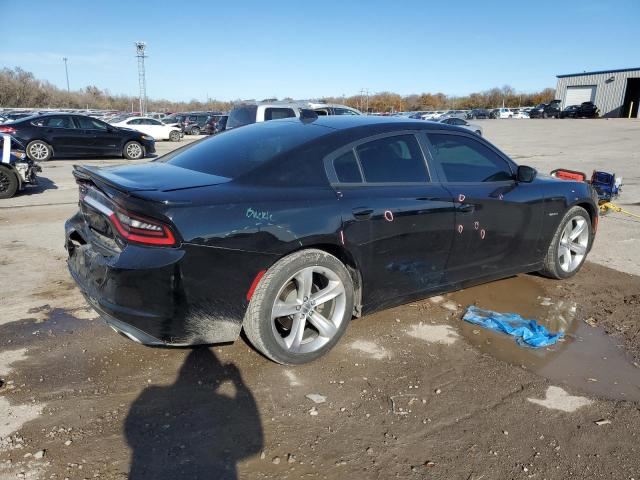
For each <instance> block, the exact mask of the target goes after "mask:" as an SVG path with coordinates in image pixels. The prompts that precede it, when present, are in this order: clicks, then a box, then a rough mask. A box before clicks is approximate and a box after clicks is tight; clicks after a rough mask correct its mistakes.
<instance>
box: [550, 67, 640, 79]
mask: <svg viewBox="0 0 640 480" xmlns="http://www.w3.org/2000/svg"><path fill="white" fill-rule="evenodd" d="M634 70H638V71H640V67H636V68H619V69H618V70H598V71H596V72H581V73H566V74H563V75H556V77H557V78H565V77H579V76H583V75H599V74H606V73H620V72H633V71H634Z"/></svg>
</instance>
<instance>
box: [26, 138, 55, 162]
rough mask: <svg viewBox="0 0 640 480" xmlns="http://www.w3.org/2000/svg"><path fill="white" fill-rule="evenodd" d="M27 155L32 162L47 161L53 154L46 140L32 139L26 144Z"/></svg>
mask: <svg viewBox="0 0 640 480" xmlns="http://www.w3.org/2000/svg"><path fill="white" fill-rule="evenodd" d="M27 155H28V156H29V158H30V159H31V160H33V161H34V162H48V161H49V160H50V159H51V157H52V155H53V149H52V148H51V146H50V145H49V144H48V143H47V142H44V141H42V140H33V141H32V142H29V144H28V145H27Z"/></svg>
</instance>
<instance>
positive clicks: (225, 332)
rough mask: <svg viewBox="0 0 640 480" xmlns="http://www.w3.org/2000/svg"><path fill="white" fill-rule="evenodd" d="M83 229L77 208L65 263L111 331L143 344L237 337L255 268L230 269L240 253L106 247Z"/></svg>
mask: <svg viewBox="0 0 640 480" xmlns="http://www.w3.org/2000/svg"><path fill="white" fill-rule="evenodd" d="M86 230H87V228H86V224H85V223H84V221H83V219H82V216H81V214H80V213H78V214H76V215H75V216H74V217H72V218H71V219H69V220H68V221H67V222H66V224H65V234H66V239H65V246H66V249H67V252H68V255H69V256H68V259H67V265H68V268H69V272H70V274H71V276H72V277H73V279H74V280H75V281H76V283H77V284H78V286H79V287H80V289H81V291H82V293H83V294H84V296H85V298H86V299H87V301H88V303H89V304H91V306H92V307H93V308H94V309H95V310H96V311H97V312H98V313H99V314H100V315H101V316H102V317H103V318H104V319H105V321H106V322H107V323H108V324H109V325H110V326H111V327H112V328H113V329H114V330H116V331H118V332H119V333H122V334H124V335H125V336H127V337H128V338H130V339H132V340H134V341H136V342H139V343H142V344H145V345H166V346H185V345H198V344H212V343H225V342H233V341H235V340H236V339H237V337H238V336H239V334H240V330H241V328H242V321H243V318H244V312H245V310H246V307H247V303H248V302H247V301H246V298H245V295H246V291H247V289H248V288H249V286H250V285H251V281H252V280H253V275H252V273H251V272H253V271H254V270H253V269H251V270H248V271H247V272H241V273H237V272H236V273H235V274H234V273H229V271H228V268H230V267H235V268H236V269H237V265H238V262H239V259H238V258H234V255H237V254H238V253H237V252H234V251H225V250H222V249H215V248H208V247H202V246H192V245H183V246H181V248H154V247H143V246H137V245H132V244H129V245H126V246H124V248H122V250H121V251H119V252H111V251H109V250H105V249H103V248H101V247H100V246H99V245H95V244H92V241H91V237H90V236H91V235H92V233H91V232H88V231H86ZM264 260H266V259H260V261H259V263H260V264H262V262H263V261H264ZM269 260H272V259H271V258H269ZM245 262H246V260H245ZM251 263H252V262H251V261H249V264H251ZM232 264H235V265H232ZM255 268H263V267H261V266H256V267H255Z"/></svg>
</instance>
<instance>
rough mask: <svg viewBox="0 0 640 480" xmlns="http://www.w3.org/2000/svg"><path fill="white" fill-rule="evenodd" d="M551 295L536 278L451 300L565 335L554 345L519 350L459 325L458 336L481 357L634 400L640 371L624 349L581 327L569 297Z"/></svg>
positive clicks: (508, 340)
mask: <svg viewBox="0 0 640 480" xmlns="http://www.w3.org/2000/svg"><path fill="white" fill-rule="evenodd" d="M553 293H554V292H547V291H545V289H544V288H543V287H542V285H541V284H540V282H539V280H538V279H537V278H536V277H534V276H531V275H521V276H518V277H513V278H509V279H505V280H500V281H498V282H493V283H489V284H485V285H480V286H477V287H473V288H469V289H467V290H463V291H460V292H456V293H454V294H452V295H451V298H452V299H453V300H454V301H456V302H458V303H459V304H461V305H462V306H463V308H466V307H467V306H468V305H471V304H476V305H478V306H479V307H481V308H486V309H490V310H495V311H498V312H503V313H506V312H509V313H518V314H520V315H522V316H523V317H525V318H530V319H534V320H536V321H538V322H539V323H541V324H543V325H545V326H546V327H547V328H548V329H549V330H550V331H551V332H557V331H558V330H560V329H562V330H564V332H565V337H564V338H563V339H562V341H560V342H558V343H557V344H555V345H553V346H551V347H547V348H540V349H532V348H528V347H521V346H519V345H518V344H516V343H515V341H514V339H513V338H512V337H510V336H508V335H502V334H498V333H495V332H492V331H490V330H486V329H484V328H482V327H479V326H477V325H473V324H471V323H468V322H465V321H463V320H461V321H460V324H459V328H460V330H461V332H462V335H463V336H464V337H465V338H466V340H467V341H468V342H469V343H470V344H471V345H473V346H474V347H476V348H478V349H479V350H480V351H481V352H483V353H488V354H490V355H492V356H494V357H496V358H498V359H499V360H502V361H505V362H508V363H510V364H513V365H519V366H521V367H523V368H525V369H528V370H531V371H533V372H535V373H537V374H538V375H541V376H544V377H546V378H548V379H550V380H553V381H555V382H560V383H563V384H565V385H569V386H573V387H576V388H579V389H581V390H583V391H585V392H589V393H592V394H594V395H596V396H598V397H602V398H608V399H614V400H634V401H640V369H638V368H637V367H635V366H634V365H633V364H632V363H631V361H630V359H629V358H628V356H627V355H626V353H625V351H624V348H623V347H622V346H621V345H617V344H616V342H615V340H614V339H613V338H612V337H610V336H609V335H607V334H606V333H604V331H603V330H602V329H601V328H597V327H592V326H589V325H588V324H586V323H585V322H584V319H583V318H581V316H580V315H579V314H578V310H579V309H578V305H577V304H576V303H575V302H574V301H572V299H571V298H559V296H558V295H553Z"/></svg>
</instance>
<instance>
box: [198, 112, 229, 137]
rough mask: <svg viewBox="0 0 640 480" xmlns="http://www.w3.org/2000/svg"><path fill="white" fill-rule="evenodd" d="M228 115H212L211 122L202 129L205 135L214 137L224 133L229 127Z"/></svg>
mask: <svg viewBox="0 0 640 480" xmlns="http://www.w3.org/2000/svg"><path fill="white" fill-rule="evenodd" d="M227 118H228V115H211V116H210V117H209V120H207V122H206V123H205V124H204V126H203V127H202V133H204V134H205V135H214V134H216V133H220V132H223V131H224V129H225V127H226V125H227Z"/></svg>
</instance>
